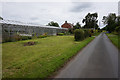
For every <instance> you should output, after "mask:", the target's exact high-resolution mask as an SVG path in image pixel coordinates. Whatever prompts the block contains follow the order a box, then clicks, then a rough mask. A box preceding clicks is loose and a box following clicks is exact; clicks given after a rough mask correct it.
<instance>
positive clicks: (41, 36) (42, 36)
mask: <svg viewBox="0 0 120 80" xmlns="http://www.w3.org/2000/svg"><path fill="white" fill-rule="evenodd" d="M45 37H47V35H40V36H38V38H45Z"/></svg>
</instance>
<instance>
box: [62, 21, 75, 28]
mask: <svg viewBox="0 0 120 80" xmlns="http://www.w3.org/2000/svg"><path fill="white" fill-rule="evenodd" d="M61 27H62V28H73V24H71V23H67V21H65V23H64V24H63V25H62V26H61Z"/></svg>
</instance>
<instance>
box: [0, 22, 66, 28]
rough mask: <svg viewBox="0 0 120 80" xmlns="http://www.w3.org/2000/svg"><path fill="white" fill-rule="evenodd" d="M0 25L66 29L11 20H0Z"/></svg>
mask: <svg viewBox="0 0 120 80" xmlns="http://www.w3.org/2000/svg"><path fill="white" fill-rule="evenodd" d="M0 23H4V24H15V25H23V26H34V27H44V28H45V27H46V28H57V29H66V28H60V27H55V26H45V25H40V24H34V23H23V22H20V21H13V20H0Z"/></svg>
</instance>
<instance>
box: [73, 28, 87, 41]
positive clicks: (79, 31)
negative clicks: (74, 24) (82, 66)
mask: <svg viewBox="0 0 120 80" xmlns="http://www.w3.org/2000/svg"><path fill="white" fill-rule="evenodd" d="M74 38H75V41H82V40H84V38H85V37H84V31H83V30H82V29H76V30H75V31H74Z"/></svg>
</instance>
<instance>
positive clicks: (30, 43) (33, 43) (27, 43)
mask: <svg viewBox="0 0 120 80" xmlns="http://www.w3.org/2000/svg"><path fill="white" fill-rule="evenodd" d="M35 44H36V42H34V41H30V42H26V43H24V46H32V45H35Z"/></svg>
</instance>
